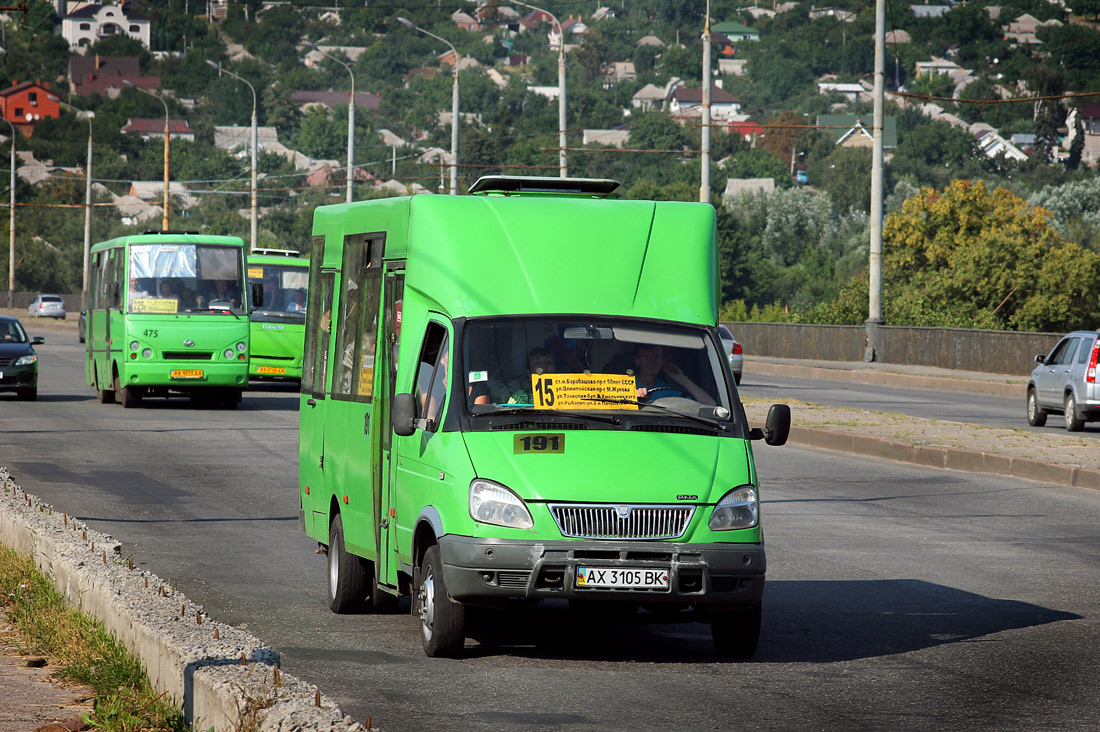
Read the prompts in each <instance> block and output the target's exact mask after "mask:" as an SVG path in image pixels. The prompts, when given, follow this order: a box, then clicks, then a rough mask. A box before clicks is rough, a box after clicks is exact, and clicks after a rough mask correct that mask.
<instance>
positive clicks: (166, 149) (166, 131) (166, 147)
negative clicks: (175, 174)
mask: <svg viewBox="0 0 1100 732" xmlns="http://www.w3.org/2000/svg"><path fill="white" fill-rule="evenodd" d="M122 83H123V84H125V85H126V86H129V87H132V88H134V89H137V90H138V91H139V92H142V93H143V94H148V95H149V96H151V97H152V98H153V99H156V100H157V101H158V102H160V103H161V104H163V105H164V217H163V218H162V219H161V223H160V228H161V231H168V160H169V157H170V155H171V144H170V142H169V140H170V139H171V134H170V133H169V129H168V102H166V101H164V99H162V98H161V96H160V95H159V94H154V93H153V92H151V91H149V90H148V89H145V88H143V87H140V86H138V85H137V84H135V83H134V82H132V81H130V80H129V79H123V80H122Z"/></svg>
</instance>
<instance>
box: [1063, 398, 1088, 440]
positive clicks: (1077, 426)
mask: <svg viewBox="0 0 1100 732" xmlns="http://www.w3.org/2000/svg"><path fill="white" fill-rule="evenodd" d="M1064 406H1065V412H1064V413H1065V415H1066V431H1067V432H1080V431H1081V430H1083V429H1084V428H1085V420H1083V419H1081V417H1080V415H1078V414H1077V397H1075V396H1073V392H1070V393H1069V394H1066V401H1065V404H1064Z"/></svg>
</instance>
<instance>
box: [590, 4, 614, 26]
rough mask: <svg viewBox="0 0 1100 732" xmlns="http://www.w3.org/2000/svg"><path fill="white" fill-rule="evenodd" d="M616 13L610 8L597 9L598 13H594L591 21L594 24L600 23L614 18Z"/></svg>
mask: <svg viewBox="0 0 1100 732" xmlns="http://www.w3.org/2000/svg"><path fill="white" fill-rule="evenodd" d="M614 17H615V11H614V10H612V9H611V8H608V7H603V8H596V12H594V13H592V17H591V20H592V22H593V23H598V22H599V21H601V20H603V19H605V18H614Z"/></svg>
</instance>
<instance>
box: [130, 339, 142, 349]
mask: <svg viewBox="0 0 1100 732" xmlns="http://www.w3.org/2000/svg"><path fill="white" fill-rule="evenodd" d="M139 348H141V344H140V343H138V342H137V341H130V350H131V351H136V350H137V349H139Z"/></svg>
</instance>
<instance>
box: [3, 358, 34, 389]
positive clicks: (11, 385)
mask: <svg viewBox="0 0 1100 732" xmlns="http://www.w3.org/2000/svg"><path fill="white" fill-rule="evenodd" d="M36 386H38V365H37V364H30V365H29V366H0V391H15V390H16V389H30V388H31V387H36Z"/></svg>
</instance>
